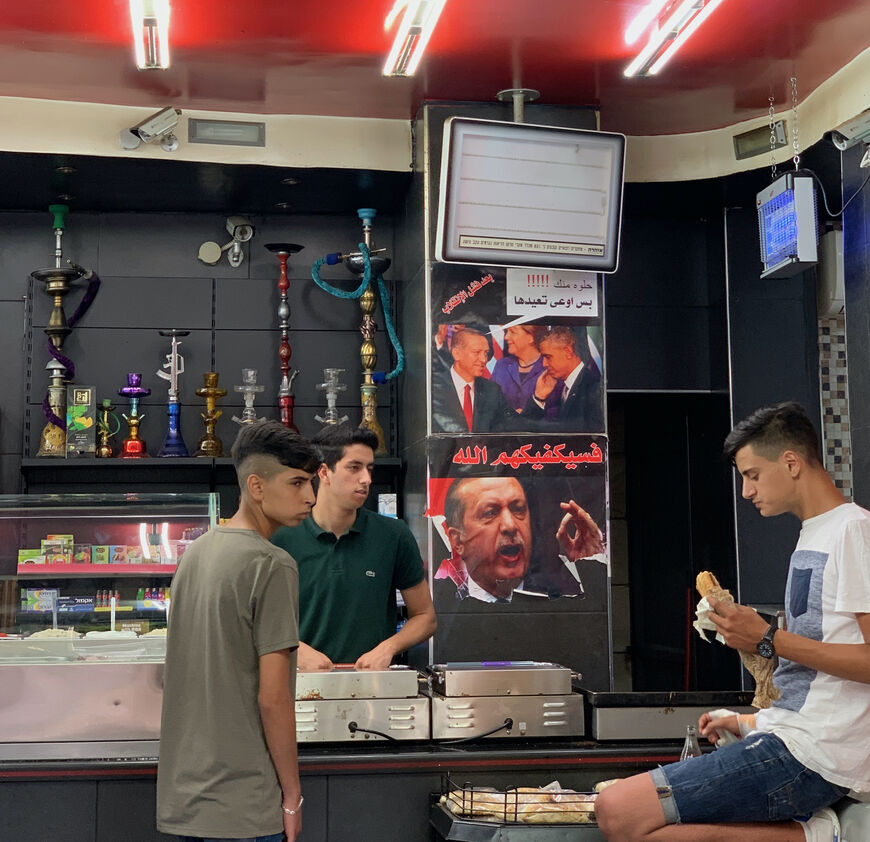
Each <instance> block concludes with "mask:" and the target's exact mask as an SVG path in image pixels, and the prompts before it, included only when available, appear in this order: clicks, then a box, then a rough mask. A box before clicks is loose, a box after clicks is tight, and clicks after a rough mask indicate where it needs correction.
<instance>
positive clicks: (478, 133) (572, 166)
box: [436, 117, 625, 272]
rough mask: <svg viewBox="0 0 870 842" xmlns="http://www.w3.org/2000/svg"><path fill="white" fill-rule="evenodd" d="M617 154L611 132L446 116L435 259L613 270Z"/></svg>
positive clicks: (618, 202)
mask: <svg viewBox="0 0 870 842" xmlns="http://www.w3.org/2000/svg"><path fill="white" fill-rule="evenodd" d="M624 157H625V137H624V136H623V135H619V134H610V133H606V132H593V131H588V130H584V129H563V128H554V127H552V126H530V125H525V124H522V123H500V122H495V121H489V120H469V119H466V118H459V117H451V118H449V119H448V120H447V121H446V123H445V126H444V146H443V150H442V157H441V193H440V200H439V208H438V230H437V241H436V256H437V259H438V260H441V261H444V262H448V263H449V262H457V263H473V264H478V265H499V266H535V267H539V266H544V267H547V268H551V269H588V270H592V271H598V272H613V271H615V270H616V266H617V262H618V258H619V228H620V221H621V211H622V176H623V163H624Z"/></svg>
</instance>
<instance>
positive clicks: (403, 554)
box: [272, 425, 436, 670]
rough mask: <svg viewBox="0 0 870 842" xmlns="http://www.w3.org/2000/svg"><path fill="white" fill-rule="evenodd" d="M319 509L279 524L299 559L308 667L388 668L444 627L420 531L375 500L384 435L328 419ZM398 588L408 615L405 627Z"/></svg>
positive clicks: (302, 663)
mask: <svg viewBox="0 0 870 842" xmlns="http://www.w3.org/2000/svg"><path fill="white" fill-rule="evenodd" d="M312 442H313V443H314V444H316V445H317V446H318V447H319V448H320V450H321V453H322V456H323V464H322V465H321V466H320V468H319V470H318V472H317V477H318V487H317V502H316V503H315V505H314V509H313V510H312V512H311V518H309V520H308V521H306V522H305V523H302V524H300V525H299V526H296V527H293V528H289V529H287V528H283V529H279V530H278V532H277V533H276V534H275V535H274V536H273V537H272V541H273V543H275V544H277V545H278V546H279V547H283V548H284V549H285V550H287V552H289V553H290V554H291V555H292V556H293V558H295V559H296V563H297V565H298V567H299V640H300V643H299V669H301V670H316V669H331V668H332V667H333V665H334V664H354V666H355V667H356V668H357V669H386V668H387V667H388V666H389V665H390V663H391V662H392V660H393V658H395V657H396V655H398V654H400V653H401V652H404V651H406V650H407V649H410V648H411V647H412V646H415V645H416V644H418V643H421V642H422V641H424V640H427V639H428V638H429V637H431V636H432V633H433V632H434V631H435V626H436V620H435V609H434V608H433V606H432V597H431V595H430V593H429V584H428V583H427V582H426V579H425V577H424V573H423V562H422V560H421V558H420V551H419V549H418V548H417V543H416V541H415V540H414V536H413V535H412V534H411V531H410V530H409V529H408V527H407V526H406V525H405V524H404V523H403V522H402V521H400V520H396V519H395V518H387V517H383V516H382V515H379V514H376V513H374V512H372V511H370V510H368V509H366V508H364V503H365V501H366V498H367V497H368V494H369V488H370V486H371V481H372V468H373V466H374V452H375V448H376V447H377V444H378V440H377V436H376V435H375V434H374V433H373V432H372V431H371V430H367V429H364V428H359V429H356V430H354V429H352V428H350V427H349V426H346V425H333V426H328V427H324V428H323V430H321V432H319V433H318V434H317V435H316V436H314V438H313V439H312ZM396 590H399V591H400V592H401V594H402V599H403V600H404V602H405V606H406V607H407V611H408V621H407V622H406V623H405V624H404V626H403V627H402V628H401V630H400V631H398V632H397V631H396Z"/></svg>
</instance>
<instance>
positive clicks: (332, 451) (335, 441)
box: [311, 424, 378, 471]
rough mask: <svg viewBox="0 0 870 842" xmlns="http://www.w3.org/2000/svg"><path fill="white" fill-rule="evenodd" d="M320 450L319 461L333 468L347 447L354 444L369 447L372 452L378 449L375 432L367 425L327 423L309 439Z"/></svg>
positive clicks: (342, 456) (330, 468)
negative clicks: (355, 425) (354, 425)
mask: <svg viewBox="0 0 870 842" xmlns="http://www.w3.org/2000/svg"><path fill="white" fill-rule="evenodd" d="M311 441H312V443H313V444H315V445H316V446H317V448H318V450H319V451H320V461H321V462H322V463H323V464H324V465H326V467H327V468H329V470H330V471H334V470H335V466H336V465H337V464H338V463H339V462H340V461H341V460H342V459H343V458H344V454H345V453H346V452H347V449H348V448H349V447H350V446H351V445H354V444H362V445H364V446H365V447H370V448H371V449H372V452H373V453H374V452H375V451H376V450H377V449H378V436H377V433H375V432H373V431H372V430H370V429H368V427H356V428H354V427H351V426H350V425H349V424H327V425H326V426H324V427H322V428H321V430H320V432H319V433H315V434H314V436H313V438H312V439H311Z"/></svg>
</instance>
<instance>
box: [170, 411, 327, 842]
mask: <svg viewBox="0 0 870 842" xmlns="http://www.w3.org/2000/svg"><path fill="white" fill-rule="evenodd" d="M232 455H233V462H234V464H235V467H236V473H237V474H238V478H239V485H240V489H241V497H240V502H239V510H238V511H237V512H236V514H235V515H233V517H232V518H230V519H229V521H227V523H226V524H225V525H224V526H219V527H217V528H216V529H212V530H211V531H209V532H207V533H206V534H205V535H203V536H202V537H200V538H198V539H197V540H196V541H194V542H193V544H191V546H190V547H188V549H187V552H185V554H184V556H183V557H182V559H181V561H180V563H179V565H178V571H177V573H176V575H175V578H174V580H173V583H172V610H171V612H170V617H169V634H168V638H167V650H166V673H165V682H164V683H165V686H164V692H163V718H162V723H161V734H160V762H159V764H158V772H157V829H158V830H160V831H161V832H163V833H169V834H174V835H176V836H180V837H182V838H183V839H185V840H190V842H197V840H202V839H210V838H220V839H234V840H249V839H252V838H253V839H257V840H258V842H280V840H282V839H283V838H284V834H286V837H287V840H288V842H293V840H295V839H296V838H297V836H298V834H299V832H300V830H301V828H302V815H301V807H302V793H301V791H300V786H299V771H298V766H297V758H296V721H295V710H294V695H295V693H294V683H295V675H296V663H295V660H296V648H297V645H298V640H299V638H298V631H297V622H296V618H297V594H298V582H297V572H296V565H295V563H294V561H293V559H292V558H291V557H290V556H289V555H287V553H285V552H284V551H283V550H281V549H279V548H277V547H275V546H274V545H273V544H271V543H270V542H269V540H268V538H269V536H270V535H271V534H272V533H273V532H274V531H275V529H277V528H278V527H279V526H281V525H285V526H292V525H295V524H299V523H301V522H302V521H303V520H305V518H306V517H308V514H309V512H310V511H311V507H312V505H313V503H314V491H313V488H312V485H311V480H312V479H313V476H314V474H313V472H314V471H315V470H316V468H317V466H318V465H319V462H320V459H319V453H318V452H317V450H316V448H314V447H312V446H311V445H310V444H309V442H308V441H307V440H305V439H303V438H302V437H301V436H299V435H296V434H295V433H292V432H290V431H289V430H288V429H287V428H286V427H284V426H283V425H282V424H279V423H278V422H274V421H267V422H263V423H256V424H251V425H248V426H245V427H243V428H242V430H241V431H240V432H239V435H238V437H237V439H236V442H235V444H234V445H233V450H232Z"/></svg>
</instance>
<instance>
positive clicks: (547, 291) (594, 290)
mask: <svg viewBox="0 0 870 842" xmlns="http://www.w3.org/2000/svg"><path fill="white" fill-rule="evenodd" d="M505 274H506V276H507V285H506V292H505V296H506V302H505V303H506V305H507V306H506V309H507V314H508V315H509V316H531V317H532V318H534V319H539V318H542V317H543V316H573V317H575V318H577V317H585V316H589V317H593V318H594V317H597V316H598V277H597V276H596V274H595V273H594V272H565V271H559V270H555V269H508V270H507V272H506V273H505Z"/></svg>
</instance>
